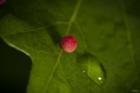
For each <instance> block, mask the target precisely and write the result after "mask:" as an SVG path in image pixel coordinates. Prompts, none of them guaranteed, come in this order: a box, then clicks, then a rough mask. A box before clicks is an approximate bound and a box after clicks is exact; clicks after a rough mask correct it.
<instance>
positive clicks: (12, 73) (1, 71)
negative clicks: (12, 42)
mask: <svg viewBox="0 0 140 93" xmlns="http://www.w3.org/2000/svg"><path fill="white" fill-rule="evenodd" d="M30 70H31V60H30V58H29V57H28V56H26V55H24V54H23V53H21V52H19V51H18V50H16V49H14V48H11V47H9V46H8V45H7V44H6V43H4V41H3V40H2V39H0V93H25V92H26V87H27V83H28V79H29V74H30Z"/></svg>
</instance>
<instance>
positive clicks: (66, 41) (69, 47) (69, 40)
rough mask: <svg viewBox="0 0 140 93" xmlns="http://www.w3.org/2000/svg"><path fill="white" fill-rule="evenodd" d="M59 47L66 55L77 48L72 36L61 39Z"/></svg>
mask: <svg viewBox="0 0 140 93" xmlns="http://www.w3.org/2000/svg"><path fill="white" fill-rule="evenodd" d="M60 43H61V47H62V48H63V50H64V51H65V52H67V53H72V52H74V51H75V50H76V48H77V40H76V38H75V37H74V36H71V35H68V36H64V37H63V38H62V39H61V42H60Z"/></svg>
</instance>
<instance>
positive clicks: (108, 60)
mask: <svg viewBox="0 0 140 93" xmlns="http://www.w3.org/2000/svg"><path fill="white" fill-rule="evenodd" d="M136 2H138V1H137V0H135V1H133V0H128V1H126V0H115V1H112V0H67V1H66V0H59V1H58V0H51V1H50V0H21V1H19V0H11V1H9V7H10V9H9V11H10V13H11V14H9V15H7V16H5V17H3V18H2V19H1V20H0V36H1V37H2V38H3V39H4V40H5V42H7V44H9V45H10V46H12V47H14V48H16V49H18V50H20V51H22V52H24V53H25V54H27V55H28V56H29V57H30V58H31V60H32V63H33V65H32V71H31V75H30V81H29V85H28V89H27V93H131V92H132V91H131V90H132V89H135V87H133V85H134V84H135V82H137V80H138V78H139V76H138V73H140V72H139V71H138V66H137V65H138V64H139V63H138V62H139V61H138V60H136V59H138V57H137V56H138V55H139V54H138V53H136V52H137V50H139V48H137V46H138V45H137V43H136V42H138V41H137V40H136V39H137V38H133V37H132V36H135V35H136V33H137V32H138V30H139V29H140V28H139V26H138V25H139V24H140V23H139V21H138V20H140V18H139V16H137V15H138V14H135V13H133V10H134V9H135V8H134V7H135V6H134V5H133V4H135V3H136ZM133 8H134V9H133ZM131 9H132V10H131ZM133 31H135V32H133ZM136 31H137V32H136ZM138 33H139V32H138ZM67 34H72V35H74V36H75V37H76V38H77V40H78V49H77V50H76V52H74V53H72V54H67V53H64V52H63V50H62V49H61V48H60V47H59V41H60V39H61V37H62V36H64V35H67ZM137 37H138V36H137ZM134 41H135V42H134ZM86 53H89V54H92V55H93V56H95V57H96V58H97V59H99V60H100V62H101V64H102V66H103V68H104V70H105V71H104V72H103V73H105V74H106V78H105V80H104V82H103V85H101V86H98V85H97V84H96V80H93V79H91V78H90V77H89V76H88V75H89V73H87V72H83V71H84V70H85V69H84V68H81V66H80V65H81V62H79V58H80V59H82V55H83V54H86ZM93 67H94V65H93ZM97 68H98V67H97ZM92 69H93V68H92V67H91V65H90V70H91V72H90V76H94V75H93V74H94V73H93V72H92ZM93 71H94V69H93ZM98 72H99V73H101V72H100V68H99V71H97V72H96V73H95V76H96V75H98ZM136 88H137V87H136Z"/></svg>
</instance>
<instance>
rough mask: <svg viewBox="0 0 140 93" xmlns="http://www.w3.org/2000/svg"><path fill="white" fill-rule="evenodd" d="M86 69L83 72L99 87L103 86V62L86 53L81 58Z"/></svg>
mask: <svg viewBox="0 0 140 93" xmlns="http://www.w3.org/2000/svg"><path fill="white" fill-rule="evenodd" d="M79 61H80V63H81V65H82V68H83V69H84V70H83V72H84V73H86V74H87V76H88V77H89V78H90V79H91V80H93V81H94V82H95V83H97V84H98V85H102V84H103V82H104V80H105V70H104V68H103V66H102V64H101V62H100V61H99V60H98V59H97V58H96V57H95V56H93V55H91V54H89V53H86V54H84V55H82V56H81V57H80V58H79Z"/></svg>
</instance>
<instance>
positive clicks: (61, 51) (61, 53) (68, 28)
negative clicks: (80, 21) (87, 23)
mask: <svg viewBox="0 0 140 93" xmlns="http://www.w3.org/2000/svg"><path fill="white" fill-rule="evenodd" d="M81 2H82V0H78V1H77V3H76V5H75V8H74V11H73V14H72V16H71V18H70V20H69V22H68V27H67V29H66V33H65V35H67V34H69V33H70V30H71V26H72V24H73V23H74V21H75V19H76V17H77V14H78V11H79V9H80V6H81ZM62 55H63V50H62V49H61V50H60V52H59V54H58V57H57V61H56V63H55V65H54V66H53V68H52V72H51V75H50V77H49V79H48V81H47V84H46V89H45V91H44V93H45V92H46V91H47V89H48V86H49V84H50V82H51V80H52V78H53V75H54V72H55V70H56V68H57V66H58V64H59V63H60V60H61V57H62Z"/></svg>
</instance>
